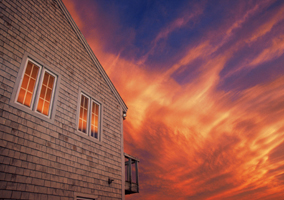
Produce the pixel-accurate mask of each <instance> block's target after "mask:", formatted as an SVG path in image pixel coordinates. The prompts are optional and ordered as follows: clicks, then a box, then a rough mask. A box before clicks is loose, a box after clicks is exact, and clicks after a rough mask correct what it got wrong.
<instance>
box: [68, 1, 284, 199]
mask: <svg viewBox="0 0 284 200" xmlns="http://www.w3.org/2000/svg"><path fill="white" fill-rule="evenodd" d="M63 2H64V3H65V5H66V7H67V9H68V10H69V12H70V14H71V15H72V17H73V19H74V20H75V22H76V23H77V25H78V27H79V29H80V30H81V32H82V33H83V35H84V36H85V38H86V39H87V41H88V43H89V45H90V46H91V48H92V49H93V51H94V53H95V55H96V56H97V58H98V60H99V61H100V63H101V64H102V66H103V67H104V69H105V70H106V72H107V74H108V75H109V77H110V79H111V80H112V82H113V84H114V85H115V87H116V89H117V90H118V92H119V93H120V95H121V96H122V98H123V99H124V101H125V102H126V104H127V106H128V108H129V110H128V113H127V114H128V115H127V119H126V120H125V121H124V145H125V146H124V148H125V150H124V151H125V152H126V153H128V154H130V155H133V156H135V157H138V158H139V159H140V164H139V178H140V193H139V194H134V195H130V196H127V198H126V199H127V200H134V199H138V200H150V199H154V200H155V199H158V200H160V199H161V200H167V199H181V200H183V199H186V200H187V199H249V200H252V199H284V1H281V0H279V1H269V0H257V1H249V0H244V1H242V0H239V1H228V0H223V1H215V0H214V1H200V0H196V1H194V0H193V1H189V0H185V1H182V0H180V1H173V0H172V1H161V0H156V1H155V0H134V1H132V0H128V1H126V0H123V1H119V0H107V1H106V0H84V1H79V0H64V1H63Z"/></svg>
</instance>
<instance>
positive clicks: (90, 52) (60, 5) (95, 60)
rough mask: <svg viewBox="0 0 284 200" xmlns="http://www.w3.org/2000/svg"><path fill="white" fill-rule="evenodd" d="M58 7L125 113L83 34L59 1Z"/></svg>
mask: <svg viewBox="0 0 284 200" xmlns="http://www.w3.org/2000/svg"><path fill="white" fill-rule="evenodd" d="M56 1H57V3H58V5H59V7H60V8H61V10H62V12H63V13H64V15H65V17H66V18H67V20H68V22H69V23H70V25H71V26H72V28H73V30H74V31H75V33H76V35H77V36H78V38H79V39H80V41H81V42H82V45H83V46H84V48H85V49H86V51H87V53H88V54H89V56H90V57H91V59H92V61H93V62H94V64H95V65H96V66H97V68H98V70H99V72H100V73H101V75H102V76H103V78H104V79H105V81H106V82H107V84H108V86H109V87H110V89H111V91H112V92H113V94H114V95H115V97H116V99H117V101H118V102H119V104H120V105H121V107H122V110H123V111H125V112H127V109H128V108H127V106H126V104H125V102H124V101H123V99H122V98H121V96H120V94H119V93H118V91H117V90H116V88H115V87H114V85H113V83H112V82H111V80H110V78H109V77H108V75H107V73H106V71H105V70H104V68H103V67H102V65H101V64H100V62H99V61H98V59H97V57H96V56H95V54H94V52H93V51H92V49H91V47H90V46H89V44H88V43H87V41H86V39H85V37H84V36H83V34H82V33H81V31H80V29H79V28H78V26H77V24H76V23H75V21H74V20H73V18H72V17H71V15H70V13H69V12H68V10H67V8H66V7H65V5H64V4H63V2H62V1H61V0H56Z"/></svg>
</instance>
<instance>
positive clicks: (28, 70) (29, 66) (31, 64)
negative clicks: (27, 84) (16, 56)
mask: <svg viewBox="0 0 284 200" xmlns="http://www.w3.org/2000/svg"><path fill="white" fill-rule="evenodd" d="M32 67H33V63H31V62H30V61H29V62H28V64H27V69H26V72H25V74H27V75H28V76H30V75H31V71H32Z"/></svg>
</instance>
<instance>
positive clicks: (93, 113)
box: [77, 93, 101, 140]
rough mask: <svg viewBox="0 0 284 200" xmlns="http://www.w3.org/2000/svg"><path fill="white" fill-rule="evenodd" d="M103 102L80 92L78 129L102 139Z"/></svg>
mask: <svg viewBox="0 0 284 200" xmlns="http://www.w3.org/2000/svg"><path fill="white" fill-rule="evenodd" d="M100 116H101V104H100V103H99V102H98V101H96V100H95V99H93V98H91V97H90V96H88V95H86V94H84V93H80V109H79V117H78V125H77V127H78V131H80V132H82V133H85V134H86V135H88V136H91V137H93V138H95V139H98V140H99V139H100V123H101V117H100Z"/></svg>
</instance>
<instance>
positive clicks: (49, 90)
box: [46, 88, 52, 101]
mask: <svg viewBox="0 0 284 200" xmlns="http://www.w3.org/2000/svg"><path fill="white" fill-rule="evenodd" d="M51 94H52V90H51V89H50V88H48V89H47V91H46V100H47V101H50V99H51Z"/></svg>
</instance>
